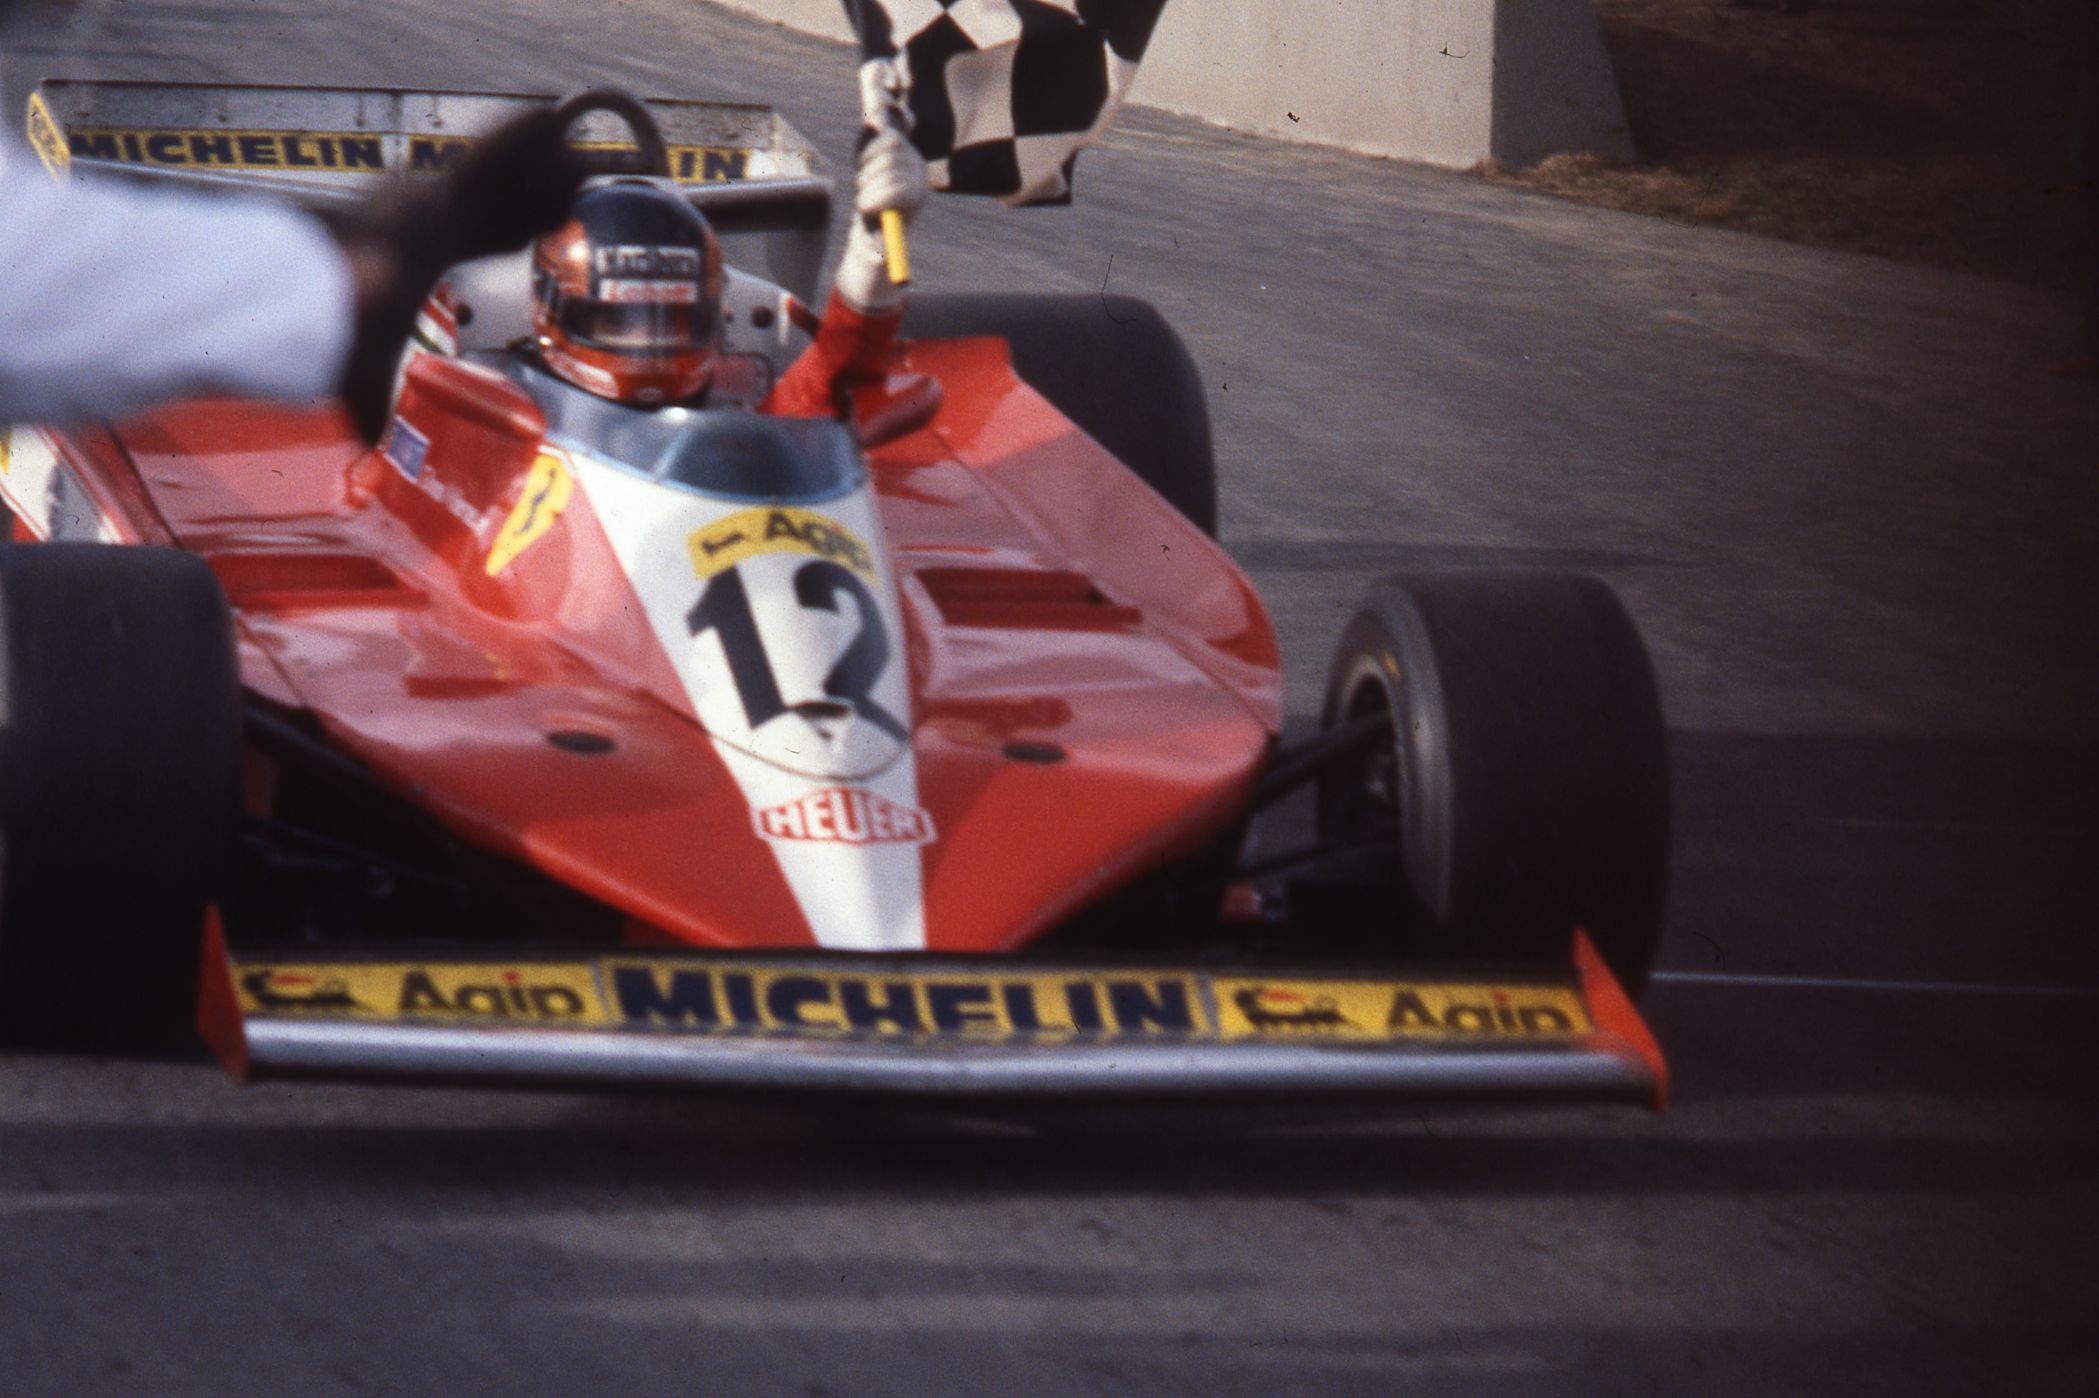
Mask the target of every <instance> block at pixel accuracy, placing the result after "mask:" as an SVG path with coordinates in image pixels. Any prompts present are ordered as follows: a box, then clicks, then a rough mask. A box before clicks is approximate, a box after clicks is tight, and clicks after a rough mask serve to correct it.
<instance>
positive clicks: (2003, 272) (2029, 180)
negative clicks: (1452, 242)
mask: <svg viewBox="0 0 2099 1398" xmlns="http://www.w3.org/2000/svg"><path fill="white" fill-rule="evenodd" d="M2059 2H2060V0H2058V3H2059ZM1595 3H1596V9H1597V13H1598V17H1599V18H1600V19H1601V21H1602V23H1603V31H1604V41H1605V43H1606V45H1607V46H1608V47H1609V49H1610V52H1611V58H1612V61H1613V62H1614V63H1615V64H1616V65H1617V68H1618V76H1619V83H1620V86H1621V88H1622V90H1623V91H1624V94H1625V104H1626V115H1627V117H1628V119H1629V120H1630V122H1631V124H1632V129H1633V136H1634V139H1635V140H1636V141H1637V142H1638V145H1639V149H1640V151H1641V153H1642V156H1643V159H1642V160H1641V162H1640V163H1639V164H1637V165H1633V166H1618V165H1611V164H1609V163H1607V162H1604V161H1601V160H1598V159H1595V158H1594V157H1587V156H1555V157H1553V158H1552V159H1549V160H1546V161H1544V162H1543V163H1541V164H1539V165H1537V166H1535V167H1532V168H1529V169H1522V170H1515V169H1509V168H1507V167H1504V166H1500V165H1498V164H1496V163H1493V162H1489V163H1488V164H1487V165H1484V166H1482V167H1481V170H1482V173H1483V174H1485V175H1486V176H1487V177H1488V178H1489V179H1494V180H1500V181H1504V182H1507V183H1511V184H1519V185H1523V186H1526V187H1528V188H1532V189H1540V190H1545V191H1548V192H1551V193H1554V194H1560V195H1565V196H1567V197H1569V198H1574V199H1581V200H1585V201H1587V202H1590V203H1594V204H1601V205H1604V206H1606V207H1609V208H1615V209H1626V210H1630V211H1633V212H1637V213H1646V214H1655V215H1659V216H1661V217H1665V218H1675V219H1683V220H1687V221H1690V222H1696V223H1713V224H1720V225H1723V226H1726V227H1729V228H1740V229H1745V230H1748V231H1750V232H1755V233H1763V234H1767V235H1770V236H1772V237H1778V238H1788V239H1792V240H1794V241H1798V242H1805V243H1816V244H1820V245H1823V246H1827V247H1839V248H1849V249H1853V250H1855V251H1860V252H1871V253H1879V254H1882V255H1885V256H1891V257H1900V258H1908V259H1912V260H1915V261H1920V262H1928V263H1933V264H1936V265H1940V266H1947V267H1957V268H1962V269H1964V270H1968V271H1974V272H1981V273H1984V274H1986V275H1991V276H1998V277H2004V278H2008V279H2011V280H2016V281H2023V282H2033V283H2039V284H2043V285H2053V286H2070V285H2074V284H2075V283H2076V281H2077V277H2078V275H2079V263H2078V249H2079V237H2080V231H2079V229H2080V224H2079V219H2080V217H2081V210H2080V206H2079V201H2078V200H2076V199H2075V198H2074V197H2072V195H2071V193H2070V192H2069V188H2068V185H2069V179H2070V159H2071V150H2072V133H2071V123H2072V119H2073V114H2074V111H2075V105H2076V93H2077V84H2078V81H2079V78H2080V76H2081V72H2082V66H2081V65H2082V62H2083V61H2084V60H2083V54H2084V52H2085V50H2084V48H2083V47H2082V44H2081V42H2080V38H2081V36H2080V26H2079V24H2078V23H2077V21H2078V19H2079V18H2080V16H2079V15H2078V13H2077V8H2078V7H2079V6H2080V5H2082V4H2083V3H2084V0H2068V4H2067V5H2066V6H2065V7H2064V8H2062V9H2060V10H2051V8H2050V0H2026V4H2025V5H2023V6H2022V5H2018V4H2016V3H2008V0H1819V3H1818V4H1817V5H1816V6H1815V7H1814V8H1813V9H1811V10H1810V11H1808V12H1807V13H1804V14H1788V13H1784V12H1782V11H1781V9H1780V8H1779V5H1778V4H1777V0H1595Z"/></svg>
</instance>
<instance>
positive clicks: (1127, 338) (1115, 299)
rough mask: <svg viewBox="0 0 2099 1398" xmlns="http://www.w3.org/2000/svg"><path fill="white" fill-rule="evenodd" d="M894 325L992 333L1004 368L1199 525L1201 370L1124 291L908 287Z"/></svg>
mask: <svg viewBox="0 0 2099 1398" xmlns="http://www.w3.org/2000/svg"><path fill="white" fill-rule="evenodd" d="M903 333H904V334H905V335H908V336H915V337H920V338H925V339H957V338H962V337H965V336H972V335H996V336H1000V337H1002V338H1003V339H1004V340H1005V341H1006V343H1007V344H1008V345H1009V346H1011V348H1012V352H1013V368H1014V372H1016V373H1017V374H1019V375H1020V377H1021V379H1022V381H1023V382H1025V383H1026V384H1027V385H1028V387H1030V388H1032V389H1034V390H1035V391H1036V392H1037V393H1039V394H1041V395H1042V396H1043V397H1044V398H1047V399H1048V400H1049V401H1050V403H1051V405H1052V406H1054V407H1055V408H1056V409H1057V411H1058V412H1061V413H1063V414H1064V416H1066V417H1068V418H1070V419H1071V420H1072V421H1073V422H1075V423H1077V424H1078V425H1079V426H1080V427H1081V428H1082V429H1084V430H1085V432H1086V434H1087V435H1088V436H1090V437H1092V438H1093V440H1095V441H1096V442H1099V443H1100V444H1101V445H1102V446H1104V447H1106V448H1107V449H1108V450H1109V451H1110V452H1113V453H1114V454H1115V456H1116V457H1117V458H1118V459H1119V460H1121V461H1122V463H1123V464H1124V465H1126V466H1128V467H1129V468H1130V470H1132V471H1134V472H1135V473H1136V474H1137V476H1138V478H1139V479H1140V480H1142V481H1143V482H1144V483H1145V484H1146V485H1148V486H1150V487H1151V488H1152V489H1153V490H1156V491H1157V492H1158V493H1159V494H1160V495H1162V496H1164V497H1165V498H1166V501H1167V503H1168V504H1170V505H1172V506H1173V507H1174V508H1175V509H1177V510H1179V511H1180V512H1181V513H1182V514H1184V515H1186V516H1187V517H1188V518H1189V519H1191V520H1193V521H1194V522H1195V525H1196V527H1197V528H1199V529H1201V530H1202V531H1203V532H1204V533H1205V534H1208V535H1210V536H1211V537H1213V538H1214V537H1216V534H1217V458H1216V455H1215V453H1214V452H1213V451H1212V450H1211V445H1210V407H1209V403H1208V400H1206V399H1205V398H1204V396H1203V381H1202V375H1201V374H1200V373H1198V372H1197V370H1196V367H1195V361H1194V360H1193V359H1192V358H1190V357H1189V354H1188V349H1187V346H1185V345H1183V344H1182V343H1181V337H1180V336H1178V335H1176V334H1175V333H1174V331H1173V327H1172V326H1170V325H1168V324H1167V323H1166V318H1165V317H1164V316H1162V315H1160V314H1159V313H1158V312H1157V311H1156V310H1154V309H1152V307H1151V306H1149V305H1148V304H1146V303H1145V302H1143V301H1139V300H1137V299H1135V298H1134V297H1129V296H1091V295H1089V296H1049V295H1030V296H957V295H947V296H914V297H912V298H911V303H910V306H909V308H908V309H907V310H906V311H905V313H904V330H903Z"/></svg>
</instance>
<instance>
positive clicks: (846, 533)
mask: <svg viewBox="0 0 2099 1398" xmlns="http://www.w3.org/2000/svg"><path fill="white" fill-rule="evenodd" d="M685 546H686V549H687V550H688V551H689V552H690V554H691V555H692V571H693V575H694V576H695V577H698V578H702V579H705V578H711V577H713V576H714V575H715V574H717V573H719V572H722V571H723V570H724V569H728V568H733V567H735V566H736V565H737V564H739V563H741V562H743V561H744V560H745V559H748V558H755V557H757V556H758V555H760V554H767V553H800V554H807V555H809V556H811V557H813V558H827V559H830V560H832V561H833V562H836V563H842V564H844V565H845V566H846V567H847V568H850V569H851V570H852V571H853V572H854V573H856V574H858V575H859V577H860V578H861V579H862V580H863V581H866V582H873V581H875V576H876V573H875V556H874V551H873V550H872V549H870V548H868V546H867V543H866V541H865V540H863V539H862V538H861V537H860V536H859V535H858V534H857V533H855V532H854V531H853V530H852V529H851V528H850V527H848V526H847V525H845V524H842V523H840V522H839V521H838V520H835V519H832V518H830V517H829V516H827V515H822V514H818V513H817V512H816V511H815V510H802V509H796V508H794V507H792V506H789V505H769V506H765V507H763V508H760V509H754V510H741V511H739V512H737V513H736V514H733V515H730V516H729V517H728V518H726V519H719V520H716V521H715V522H714V523H712V524H710V525H708V526H707V527H706V528H704V529H696V530H694V531H693V533H692V537H691V538H689V539H687V540H686V541H685Z"/></svg>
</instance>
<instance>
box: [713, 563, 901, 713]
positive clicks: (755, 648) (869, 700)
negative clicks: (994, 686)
mask: <svg viewBox="0 0 2099 1398" xmlns="http://www.w3.org/2000/svg"><path fill="white" fill-rule="evenodd" d="M841 592H842V593H844V594H846V595H847V596H848V597H851V598H852V599H853V605H854V606H855V607H857V608H858V609H859V612H860V630H859V632H858V633H857V634H855V635H854V637H853V639H852V643H851V644H850V645H848V646H847V647H846V648H845V654H844V655H841V656H839V657H838V663H837V664H835V665H833V666H832V667H831V673H830V674H828V675H825V676H824V693H825V694H828V695H830V696H831V697H832V698H833V699H842V700H844V701H845V702H846V703H848V704H850V705H852V707H853V712H855V713H857V714H859V715H860V717H862V718H864V719H866V720H867V721H868V722H869V723H872V724H873V725H874V726H875V727H877V728H879V729H881V730H882V731H883V732H884V733H887V734H889V735H891V736H892V737H895V738H898V739H902V738H903V737H904V736H905V732H904V725H903V723H902V722H901V721H900V720H899V719H898V718H897V716H896V715H895V714H892V713H890V712H889V710H887V709H885V708H883V707H882V706H881V705H880V704H879V703H877V702H876V701H875V698H874V696H873V695H872V694H871V693H869V691H870V690H872V689H873V688H874V687H875V682H876V681H877V680H879V679H880V678H881V677H882V671H883V670H884V669H886V668H887V667H888V665H889V634H888V631H887V630H886V629H885V628H884V627H883V625H882V614H881V612H879V611H878V610H876V607H875V598H874V594H873V593H872V592H870V591H868V588H867V584H866V583H864V582H862V581H860V579H859V578H857V577H855V576H854V575H853V574H852V573H851V572H850V571H848V570H847V569H846V568H844V567H843V566H841V565H840V564H837V563H833V562H832V561H831V560H829V559H827V558H820V559H816V560H814V561H813V562H809V563H804V564H803V565H802V566H801V567H800V568H798V569H796V570H795V575H794V598H795V601H797V602H799V603H800V604H801V605H802V607H803V608H804V609H806V610H809V611H825V612H836V611H837V610H838V594H840V593H841ZM685 626H686V629H687V630H688V631H690V632H691V633H692V634H693V636H694V638H695V639H697V638H698V637H700V636H704V635H705V634H707V633H708V632H709V631H712V632H714V633H715V634H716V635H717V636H719V637H720V638H721V643H722V654H723V655H724V656H726V657H728V661H729V678H730V680H731V681H732V682H733V683H734V684H735V685H736V697H737V698H738V699H739V700H741V701H742V703H743V714H744V720H745V721H746V722H747V723H749V724H750V726H751V727H752V728H753V729H754V730H755V729H757V728H760V727H762V726H764V725H765V724H767V723H769V722H771V721H772V720H773V719H776V718H778V717H779V716H780V715H781V714H784V713H786V712H787V705H786V703H785V701H783V700H782V699H781V698H780V682H779V681H778V680H777V679H775V678H774V677H773V667H772V662H771V661H770V660H768V659H767V658H766V655H765V642H764V641H763V640H762V639H761V638H760V637H759V635H758V622H757V619H756V618H754V617H753V616H752V615H751V596H750V593H749V592H747V591H746V590H745V589H744V585H743V577H742V574H741V572H740V571H739V570H738V569H735V568H731V569H729V570H728V571H726V572H724V573H721V574H720V575H718V576H717V577H716V578H715V579H714V581H712V582H710V583H708V584H707V590H706V591H705V592H702V593H701V594H700V600H699V601H697V602H695V603H693V606H692V610H691V611H689V612H687V613H686V614H685Z"/></svg>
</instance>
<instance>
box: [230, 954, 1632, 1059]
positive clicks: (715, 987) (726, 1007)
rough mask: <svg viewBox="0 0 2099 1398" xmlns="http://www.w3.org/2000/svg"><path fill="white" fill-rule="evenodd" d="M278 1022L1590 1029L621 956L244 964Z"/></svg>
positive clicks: (1527, 999) (1566, 1022)
mask: <svg viewBox="0 0 2099 1398" xmlns="http://www.w3.org/2000/svg"><path fill="white" fill-rule="evenodd" d="M234 985H235V988H236V991H237V993H238V995H239V998H240V1002H241V1008H242V1011H243V1012H244V1013H245V1014H248V1015H252V1016H261V1017H267V1018H294V1019H329V1020H353V1021H367V1022H373V1023H391V1024H404V1023H405V1024H442V1025H450V1026H481V1027H488V1028H524V1027H533V1028H573V1029H588V1030H597V1031H604V1030H619V1031H630V1032H636V1033H646V1034H704V1035H719V1034H746V1035H747V1034H794V1035H819V1036H832V1037H854V1038H875V1039H902V1040H955V1039H987V1040H995V1041H1005V1042H1012V1041H1016V1040H1018V1041H1027V1040H1071V1039H1112V1040H1129V1039H1154V1038H1163V1039H1171V1040H1182V1041H1250V1040H1267V1041H1276V1040H1320V1039H1326V1040H1335V1039H1338V1040H1345V1041H1351V1042H1445V1043H1449V1042H1467V1043H1480V1042H1490V1041H1536V1040H1547V1039H1567V1038H1574V1037H1579V1036H1581V1035H1585V1034H1588V1033H1590V1032H1592V1031H1593V1029H1594V1025H1593V1023H1592V1021H1591V1019H1590V1016H1589V1013H1588V1010H1587V1007H1586V1006H1585V1005H1584V1004H1583V1002H1582V999H1581V996H1580V995H1579V994H1578V993H1577V992H1576V991H1574V990H1573V989H1571V988H1568V987H1565V986H1557V985H1525V984H1496V983H1484V982H1482V983H1467V984H1452V983H1441V982H1430V983H1417V982H1408V981H1392V980H1370V979H1306V978H1300V977H1282V978H1256V977H1243V976H1213V975H1208V974H1200V973H1189V972H1177V971H1152V970H1128V971H1121V970H1118V971H1113V972H1098V971H1033V970H1021V969H1019V968H1015V969H1014V970H1013V971H1012V972H994V971H989V970H987V971H983V972H956V971H952V970H932V969H928V970H900V969H895V968H885V969H870V970H864V971H863V970H853V971H842V970H832V969H829V968H825V967H812V966H807V965H784V964H772V965H769V964H764V963H748V964H739V963H732V962H720V963H709V964H707V965H704V966H702V965H694V964H693V963H692V962H690V961H689V960H688V961H672V960H668V959H649V958H613V959H608V960H604V961H594V962H517V963H503V964H472V965H460V964H456V963H452V964H429V963H325V964H324V963H288V962H287V963H276V962H272V963H242V964H239V965H237V966H235V968H234Z"/></svg>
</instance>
